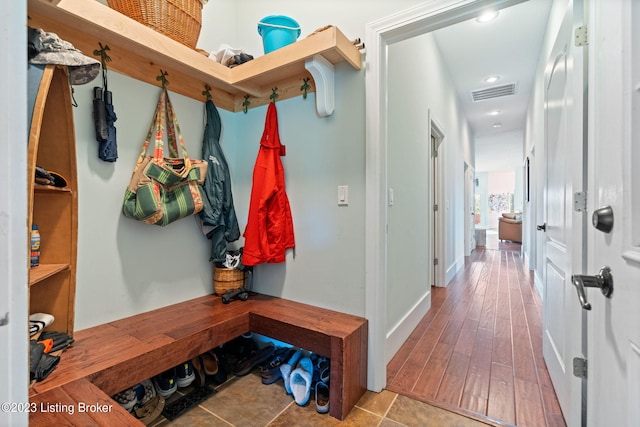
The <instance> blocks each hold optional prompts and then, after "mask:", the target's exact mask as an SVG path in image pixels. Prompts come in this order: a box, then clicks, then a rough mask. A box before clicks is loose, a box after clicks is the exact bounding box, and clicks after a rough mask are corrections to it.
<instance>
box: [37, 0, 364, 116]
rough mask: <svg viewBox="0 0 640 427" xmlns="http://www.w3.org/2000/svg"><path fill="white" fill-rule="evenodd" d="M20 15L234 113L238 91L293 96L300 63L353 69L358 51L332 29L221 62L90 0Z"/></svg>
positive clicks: (122, 66) (143, 76)
mask: <svg viewBox="0 0 640 427" xmlns="http://www.w3.org/2000/svg"><path fill="white" fill-rule="evenodd" d="M28 14H29V21H28V23H29V26H31V27H38V28H42V29H43V30H45V31H48V32H54V33H56V34H58V35H59V36H60V37H61V38H62V39H64V40H67V41H69V42H71V43H72V44H73V45H74V46H75V47H76V48H77V49H80V50H81V51H82V52H84V53H85V54H87V55H92V53H93V51H94V50H96V49H98V48H99V47H98V43H99V42H100V43H102V44H103V45H104V44H107V45H109V47H110V51H109V56H110V57H111V58H112V62H110V63H109V65H108V66H109V68H110V69H112V70H114V71H117V72H119V73H122V74H125V75H127V76H130V77H132V78H135V79H138V80H141V81H144V82H147V83H150V84H153V85H157V86H159V85H160V84H159V82H158V81H157V80H156V76H158V74H159V71H160V69H162V70H164V71H167V72H168V73H169V77H168V80H169V82H170V85H169V90H171V91H173V92H176V93H180V94H182V95H185V96H188V97H191V98H194V99H198V100H204V99H205V97H204V95H202V92H203V90H204V87H205V85H208V86H210V87H211V88H212V90H211V93H212V96H213V99H214V102H215V103H216V105H217V106H218V107H219V108H223V109H225V110H228V111H234V112H236V111H242V109H243V105H242V103H243V102H244V99H245V96H246V95H249V96H250V98H249V101H250V105H249V108H252V107H256V106H259V105H263V104H266V103H268V102H269V96H270V95H271V89H272V88H273V87H274V86H277V87H278V89H279V90H278V93H279V95H280V97H279V98H278V99H279V100H281V99H286V98H291V97H294V96H299V95H301V94H302V93H301V91H300V85H301V84H302V79H303V78H306V77H311V74H310V73H309V72H308V71H307V69H306V68H305V62H306V61H307V60H309V59H312V58H314V57H315V56H316V55H320V56H322V57H323V58H324V59H325V60H327V61H328V62H329V63H330V64H332V65H335V64H338V63H341V62H344V61H347V62H348V63H349V64H351V66H353V68H354V69H356V70H359V69H360V67H361V55H360V51H359V50H358V49H357V48H356V47H355V46H354V45H353V44H352V43H351V42H350V41H349V39H347V37H346V36H345V35H344V34H343V33H342V32H341V31H340V30H339V29H338V28H336V27H330V28H328V29H326V30H325V31H321V32H319V33H317V34H314V35H311V36H309V37H306V38H304V39H302V40H299V41H298V42H296V43H293V44H291V45H289V46H285V47H283V48H281V49H278V50H276V51H274V52H271V53H269V54H268V55H263V56H259V57H256V58H255V59H254V60H252V61H249V62H246V63H244V64H242V65H240V66H237V67H234V68H228V67H225V66H223V65H221V64H219V63H217V62H215V61H214V60H212V59H210V58H208V57H206V56H204V55H203V54H201V53H200V52H198V51H196V50H193V49H190V48H188V47H186V46H184V45H182V44H180V43H179V42H177V41H175V40H172V39H170V38H169V37H166V36H164V35H162V34H160V33H157V32H156V31H154V30H152V29H150V28H148V27H146V26H144V25H142V24H140V23H138V22H136V21H134V20H133V19H130V18H128V17H127V16H125V15H122V14H121V13H119V12H117V11H115V10H113V9H110V8H109V7H107V6H105V5H103V4H101V3H98V2H96V1H95V0H29V3H28ZM254 56H257V55H254ZM310 83H313V79H312V80H311V81H310ZM314 90H315V85H312V89H311V90H310V91H314ZM331 90H332V88H331Z"/></svg>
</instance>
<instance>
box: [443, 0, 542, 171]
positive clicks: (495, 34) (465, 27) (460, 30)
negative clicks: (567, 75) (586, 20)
mask: <svg viewBox="0 0 640 427" xmlns="http://www.w3.org/2000/svg"><path fill="white" fill-rule="evenodd" d="M551 2H552V1H551V0H529V1H525V2H524V3H520V4H518V5H515V6H511V7H508V8H506V9H502V10H501V11H500V14H499V15H498V17H497V18H496V19H495V20H493V21H491V22H488V23H484V24H481V23H478V22H476V21H475V19H473V20H470V21H466V22H461V23H459V24H456V25H453V26H450V27H446V28H443V29H440V30H437V31H435V32H434V33H433V34H434V36H435V39H436V42H437V44H438V46H439V47H440V50H441V52H442V55H443V57H444V61H445V63H446V66H447V68H448V69H449V72H450V76H451V79H452V80H453V83H454V85H455V87H456V90H457V93H458V98H459V100H460V102H461V105H462V108H463V110H464V111H465V113H466V116H467V120H468V122H469V124H470V126H471V128H472V130H473V132H474V135H475V137H476V138H478V137H481V138H482V137H487V136H490V135H496V134H499V133H503V132H512V131H516V130H519V131H523V130H524V128H525V120H526V110H527V105H528V104H529V99H530V96H531V89H532V86H533V81H534V76H535V73H536V68H537V63H538V58H539V55H540V50H541V46H542V42H543V37H544V33H545V30H546V27H547V18H548V15H549V9H550V7H551ZM490 75H499V76H500V77H501V78H500V80H498V81H497V82H495V83H485V82H484V79H485V78H486V77H487V76H490ZM511 83H515V84H516V85H517V86H516V93H515V94H514V95H507V96H501V97H497V98H492V99H488V100H483V101H477V102H473V101H472V96H471V92H472V91H475V90H479V89H487V88H491V87H495V86H501V85H505V84H511ZM494 110H500V111H501V113H500V114H499V115H497V116H490V115H489V112H491V111H494ZM495 123H501V124H502V126H501V127H500V128H494V127H493V125H494V124H495ZM478 149H480V147H477V148H476V150H478ZM483 169H485V170H486V167H483Z"/></svg>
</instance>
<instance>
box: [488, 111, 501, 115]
mask: <svg viewBox="0 0 640 427" xmlns="http://www.w3.org/2000/svg"><path fill="white" fill-rule="evenodd" d="M500 113H502V111H500V110H493V111H491V112H490V113H489V115H490V116H497V115H498V114H500Z"/></svg>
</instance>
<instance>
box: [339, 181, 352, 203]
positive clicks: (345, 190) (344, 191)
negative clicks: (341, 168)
mask: <svg viewBox="0 0 640 427" xmlns="http://www.w3.org/2000/svg"><path fill="white" fill-rule="evenodd" d="M348 204H349V186H348V185H339V186H338V206H347V205H348Z"/></svg>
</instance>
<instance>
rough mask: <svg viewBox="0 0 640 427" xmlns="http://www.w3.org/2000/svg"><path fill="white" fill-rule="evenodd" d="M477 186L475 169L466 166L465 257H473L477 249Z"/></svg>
mask: <svg viewBox="0 0 640 427" xmlns="http://www.w3.org/2000/svg"><path fill="white" fill-rule="evenodd" d="M475 188H476V187H475V185H474V173H473V168H472V167H471V166H469V165H467V164H466V163H465V164H464V211H465V213H466V215H467V219H466V222H465V225H464V242H465V245H466V249H465V253H464V254H465V255H466V256H469V255H471V252H473V250H474V249H475V248H476V235H475V227H476V226H475V218H476V216H475Z"/></svg>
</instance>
